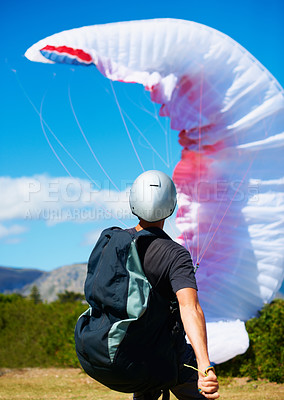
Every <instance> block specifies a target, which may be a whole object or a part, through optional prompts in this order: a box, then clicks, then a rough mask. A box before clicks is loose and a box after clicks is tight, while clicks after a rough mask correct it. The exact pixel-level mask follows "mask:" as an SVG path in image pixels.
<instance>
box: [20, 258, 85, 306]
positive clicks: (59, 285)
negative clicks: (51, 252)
mask: <svg viewBox="0 0 284 400" xmlns="http://www.w3.org/2000/svg"><path fill="white" fill-rule="evenodd" d="M86 274H87V264H72V265H65V266H63V267H60V268H57V269H54V270H53V271H50V272H47V273H45V274H44V275H42V276H40V277H39V278H38V279H36V280H34V281H33V282H32V283H30V284H29V285H27V286H25V287H24V288H23V290H22V291H21V293H22V294H23V295H24V296H27V295H28V294H29V293H30V290H31V288H32V286H34V285H36V286H37V288H38V290H39V292H40V295H41V298H42V300H44V301H47V302H51V301H54V300H56V299H57V295H58V293H63V292H64V291H65V290H68V291H70V292H76V293H84V283H85V279H86Z"/></svg>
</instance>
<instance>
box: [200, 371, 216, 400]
mask: <svg viewBox="0 0 284 400" xmlns="http://www.w3.org/2000/svg"><path fill="white" fill-rule="evenodd" d="M218 389H219V383H218V379H217V376H216V375H215V374H214V372H213V371H212V370H209V371H208V374H207V376H204V375H203V376H202V375H201V374H199V379H198V390H199V392H200V393H201V394H202V395H203V396H204V397H206V398H207V399H218V398H219V397H220V395H219V393H218Z"/></svg>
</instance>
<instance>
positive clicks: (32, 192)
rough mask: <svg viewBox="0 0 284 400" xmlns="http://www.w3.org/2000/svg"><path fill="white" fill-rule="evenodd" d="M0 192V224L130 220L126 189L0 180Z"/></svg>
mask: <svg viewBox="0 0 284 400" xmlns="http://www.w3.org/2000/svg"><path fill="white" fill-rule="evenodd" d="M102 186H103V185H102ZM125 186H126V185H124V187H125ZM0 193H1V197H0V221H9V220H14V219H22V220H44V221H46V222H47V224H56V223H59V222H64V221H73V222H81V223H82V222H87V221H90V220H102V219H112V218H115V219H118V220H123V219H126V218H129V217H131V212H130V209H129V204H128V194H129V192H128V190H127V189H124V190H122V191H121V192H117V191H115V190H111V189H105V188H102V189H98V188H97V187H95V186H94V185H93V184H92V183H91V182H89V181H87V180H84V179H77V178H69V177H68V178H66V177H49V176H47V175H37V176H32V177H21V178H10V177H0Z"/></svg>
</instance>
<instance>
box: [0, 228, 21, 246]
mask: <svg viewBox="0 0 284 400" xmlns="http://www.w3.org/2000/svg"><path fill="white" fill-rule="evenodd" d="M26 231H27V228H25V227H24V226H21V225H11V226H9V227H7V226H4V225H3V224H0V239H2V238H6V237H8V236H17V235H20V234H21V233H24V232H26ZM12 241H13V242H15V241H19V239H18V238H13V239H10V242H12Z"/></svg>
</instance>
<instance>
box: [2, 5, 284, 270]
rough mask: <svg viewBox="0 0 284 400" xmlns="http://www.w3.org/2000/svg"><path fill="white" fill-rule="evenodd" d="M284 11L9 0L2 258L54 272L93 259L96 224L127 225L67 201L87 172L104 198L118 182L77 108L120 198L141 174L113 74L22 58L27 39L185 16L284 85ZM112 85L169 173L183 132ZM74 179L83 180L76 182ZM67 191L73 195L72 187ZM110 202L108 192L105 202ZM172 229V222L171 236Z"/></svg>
mask: <svg viewBox="0 0 284 400" xmlns="http://www.w3.org/2000/svg"><path fill="white" fill-rule="evenodd" d="M283 11H284V5H283V2H282V1H281V0H278V1H276V0H271V1H269V2H268V1H261V0H258V1H257V0H251V1H250V0H247V1H245V0H240V1H238V2H228V1H210V0H206V1H200V2H196V1H190V0H188V1H176V2H172V1H155V2H153V1H148V0H146V1H144V2H143V5H142V3H141V5H140V6H138V5H137V3H135V2H133V1H124V2H120V3H119V2H116V1H112V2H107V3H105V2H98V1H90V0H83V1H81V2H75V1H72V0H69V1H66V0H63V1H60V2H58V1H53V0H52V1H49V2H48V3H45V2H38V1H35V0H31V1H27V2H23V1H19V0H16V1H14V2H5V5H2V13H1V30H2V38H5V40H4V41H3V42H2V52H1V63H0V68H1V77H2V85H1V88H2V96H1V99H0V101H1V135H0V140H1V142H0V178H2V185H1V193H0V265H5V266H14V267H33V268H39V269H43V270H50V269H53V268H56V267H59V266H61V265H65V264H71V263H74V262H83V261H86V260H87V259H88V256H89V253H90V251H91V249H92V246H93V243H94V241H95V239H96V237H97V235H98V232H99V231H100V230H101V229H103V228H105V227H107V226H109V225H112V224H119V223H120V222H119V221H118V222H117V221H115V220H112V219H110V218H107V216H106V214H105V213H104V211H102V212H101V215H95V217H96V218H89V215H86V216H84V215H80V218H76V213H75V211H74V210H76V207H73V208H72V212H71V213H69V211H68V209H66V207H65V208H64V205H65V206H66V204H65V203H64V198H65V197H67V191H70V190H71V191H73V192H72V193H71V200H72V202H73V203H76V201H77V200H78V196H82V195H83V191H84V193H85V195H86V193H87V194H88V193H89V191H92V192H94V191H96V190H97V189H96V186H94V185H92V186H91V185H89V183H88V182H89V181H90V178H89V177H91V178H92V179H93V180H94V181H95V183H96V184H97V185H99V186H100V187H102V189H104V192H103V197H105V196H106V195H107V189H108V186H109V188H110V189H113V186H112V184H109V181H108V179H107V178H106V176H105V174H104V173H103V171H102V170H101V168H100V167H99V166H98V164H97V162H96V161H95V159H94V157H93V155H92V154H91V152H90V150H89V148H88V146H87V144H86V142H85V141H84V138H83V136H82V134H81V133H80V129H79V127H78V125H77V123H76V120H75V116H76V117H77V118H78V120H79V123H80V126H81V128H82V129H83V132H84V134H85V135H86V137H87V138H88V140H89V143H90V145H91V147H92V149H93V150H94V151H95V153H96V156H97V157H98V158H99V160H100V162H101V164H102V166H103V168H104V169H105V170H106V171H107V173H108V174H109V175H110V176H111V178H112V180H113V182H114V184H115V185H117V186H118V187H119V189H120V190H122V195H121V196H122V197H123V196H124V197H123V198H122V197H121V198H119V199H118V203H119V204H120V202H122V203H123V202H124V204H125V201H126V199H125V194H124V189H125V188H127V187H128V186H129V185H130V183H131V182H132V181H133V180H134V179H135V177H136V176H137V175H138V174H139V173H141V172H142V169H141V165H140V164H139V162H138V160H137V158H136V156H135V153H134V151H133V149H132V147H131V144H130V142H129V139H128V137H127V134H126V132H125V128H124V126H123V123H122V120H121V117H120V114H119V110H118V107H117V105H116V102H115V97H114V94H113V92H112V87H111V86H110V84H109V82H108V81H107V80H106V79H105V78H104V77H102V76H101V75H100V74H99V73H98V72H97V71H96V69H95V68H75V69H73V68H70V67H69V66H62V65H43V64H38V63H31V62H30V61H28V60H27V59H25V58H24V56H23V55H24V53H25V51H26V49H27V48H28V47H29V46H31V45H32V44H33V43H35V42H37V41H38V40H40V39H42V38H44V37H46V36H49V35H51V34H53V33H56V32H60V31H62V30H65V29H71V28H75V27H80V26H85V25H93V24H101V23H107V22H116V21H125V20H134V19H145V18H147V19H148V18H162V17H172V18H181V19H187V20H192V21H195V22H200V23H203V24H206V25H208V26H210V27H213V28H215V29H218V30H220V31H221V32H223V33H226V34H227V35H229V36H231V37H232V38H233V39H235V40H236V41H237V42H239V43H240V44H241V45H242V46H244V47H245V48H246V49H247V50H248V51H250V52H251V53H252V54H253V55H254V56H255V57H256V58H257V59H258V60H259V61H260V62H261V63H262V64H263V65H264V66H265V67H266V68H267V69H268V70H269V71H270V72H271V73H272V74H273V75H274V76H275V78H276V79H277V80H278V81H279V82H280V84H281V85H282V86H283V85H284V70H283V47H284V46H283V40H284V39H283V38H284V25H283V15H284V13H283ZM113 87H114V90H115V93H116V95H117V97H118V100H119V105H120V107H121V108H122V109H123V111H124V112H125V113H127V115H128V116H129V117H130V118H131V120H132V121H134V123H135V125H136V126H137V127H138V128H139V129H140V130H141V131H143V133H144V134H145V136H146V137H147V138H148V139H149V140H150V142H151V146H153V147H154V148H155V149H158V153H159V155H160V158H159V157H158V156H157V155H156V154H155V153H154V152H153V150H152V149H151V148H150V147H149V144H147V143H146V142H145V140H144V139H143V138H142V137H141V136H140V135H139V134H138V133H137V130H136V128H135V126H134V125H133V124H132V123H131V122H130V120H127V123H128V126H129V130H130V132H131V135H132V136H133V140H134V143H135V146H136V149H137V152H138V154H139V155H140V157H141V162H142V164H143V166H144V168H145V169H150V168H158V169H162V170H163V171H165V172H167V173H169V174H171V173H172V171H173V168H174V167H175V165H176V163H177V161H178V160H179V158H180V150H181V148H180V146H179V145H178V143H177V136H176V134H175V133H174V132H170V130H169V125H168V121H167V120H165V119H164V120H162V119H161V120H158V118H157V116H156V115H157V112H158V107H154V106H153V105H152V104H151V103H150V102H149V99H148V97H147V95H145V93H144V91H143V89H142V88H140V87H138V86H137V85H125V84H122V83H115V84H114V85H113ZM71 103H72V105H71ZM41 107H42V116H43V118H44V120H45V122H46V123H47V124H48V126H49V127H50V129H51V130H52V132H53V133H54V134H55V135H56V137H57V138H58V139H59V140H60V141H61V142H62V144H63V145H64V146H65V147H66V148H67V149H68V151H69V152H70V153H71V154H72V156H73V157H74V158H75V159H76V161H77V163H78V164H79V165H80V166H81V168H82V169H83V170H84V171H86V173H87V175H86V173H85V172H83V170H82V169H80V167H78V165H77V164H76V163H74V161H72V160H71V159H70V157H68V156H67V155H66V153H65V152H64V151H63V150H62V148H61V147H60V146H59V145H58V142H56V140H55V139H54V137H53V136H52V133H51V132H50V131H48V129H47V128H46V126H45V129H46V134H48V137H49V140H50V141H51V143H52V145H53V146H54V148H55V149H56V151H57V152H58V155H59V157H60V159H61V160H62V162H63V163H64V165H65V167H66V168H67V169H68V171H69V172H70V174H71V175H72V177H74V181H72V182H73V186H72V185H71V186H67V183H66V179H65V178H67V177H68V174H67V172H66V170H65V169H64V168H63V167H62V165H61V164H60V162H59V161H58V160H57V159H56V157H55V155H54V154H53V152H52V150H51V148H50V146H49V145H48V143H47V140H46V138H45V136H44V132H43V130H42V127H41V123H40V118H39V116H38V114H37V112H36V111H35V109H34V108H36V109H37V110H40V108H41ZM72 107H73V109H74V112H75V115H74V113H73V111H72ZM145 109H146V112H145ZM153 129H155V131H156V132H157V134H156V135H155V138H153V137H152V136H151V135H150V132H151V130H153ZM75 178H79V179H80V182H81V183H82V184H83V186H84V185H85V186H84V187H81V186H80V187H77V186H76V183H75V182H76V181H75ZM27 185H28V186H27ZM43 185H45V186H44V188H43ZM88 185H89V186H88ZM27 188H28V189H27ZM70 188H71V189H70ZM39 189H40V190H41V192H43V193H42V197H41V202H38V204H37V203H36V200H34V199H35V196H34V195H35V193H37V192H38V190H39ZM72 195H73V197H72ZM1 198H2V200H1ZM62 199H63V200H62ZM68 199H69V201H70V193H69V192H68ZM104 200H105V198H101V201H102V202H103V201H104ZM42 202H45V203H49V204H52V205H53V206H52V207H51V209H52V210H53V213H54V216H55V217H56V218H51V217H50V208H48V207H47V208H46V210H49V214H48V211H46V210H45V214H44V210H43V209H42V208H41V207H42ZM122 203H121V204H122ZM54 204H57V206H58V207H57V208H56V206H54ZM29 205H30V207H31V208H32V209H31V208H29ZM73 205H74V204H73ZM63 208H64V210H63V211H62V209H63ZM123 210H124V209H123ZM123 221H124V223H126V224H127V225H128V226H131V225H133V224H134V223H135V219H133V220H131V219H129V218H124V219H123ZM174 233H175V232H171V229H170V227H169V234H171V235H174Z"/></svg>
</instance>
